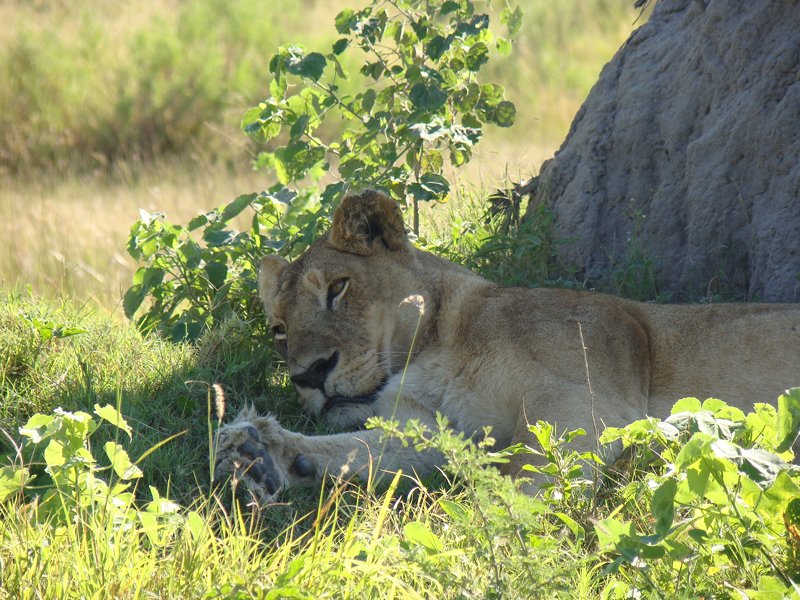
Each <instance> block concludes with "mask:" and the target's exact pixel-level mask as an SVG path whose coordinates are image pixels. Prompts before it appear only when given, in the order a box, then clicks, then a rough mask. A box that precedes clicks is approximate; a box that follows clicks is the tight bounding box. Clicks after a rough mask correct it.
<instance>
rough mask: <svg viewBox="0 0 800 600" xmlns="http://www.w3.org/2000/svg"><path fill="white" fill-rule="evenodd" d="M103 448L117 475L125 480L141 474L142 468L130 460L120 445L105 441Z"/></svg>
mask: <svg viewBox="0 0 800 600" xmlns="http://www.w3.org/2000/svg"><path fill="white" fill-rule="evenodd" d="M103 449H104V450H105V451H106V456H108V460H110V461H111V467H112V468H113V469H114V473H116V474H117V477H119V478H120V479H122V480H123V481H127V480H128V479H136V478H138V477H141V476H142V470H141V469H140V468H139V467H137V466H136V465H134V464H133V463H132V462H131V459H130V457H129V456H128V453H127V452H126V451H125V449H124V448H123V447H122V446H120V445H119V444H117V443H115V442H106V443H105V445H104V446H103Z"/></svg>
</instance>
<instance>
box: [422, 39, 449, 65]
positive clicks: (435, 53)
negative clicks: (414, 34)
mask: <svg viewBox="0 0 800 600" xmlns="http://www.w3.org/2000/svg"><path fill="white" fill-rule="evenodd" d="M449 47H450V40H449V39H448V38H446V37H444V36H441V35H437V36H434V37H433V38H431V39H430V40H428V41H427V42H426V43H425V55H426V56H427V57H428V58H430V59H431V60H439V59H440V58H441V57H442V54H444V53H445V52H447V49H448V48H449Z"/></svg>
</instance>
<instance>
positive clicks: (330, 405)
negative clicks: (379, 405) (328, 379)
mask: <svg viewBox="0 0 800 600" xmlns="http://www.w3.org/2000/svg"><path fill="white" fill-rule="evenodd" d="M385 386H386V380H383V381H382V382H381V383H380V385H379V386H378V387H377V388H375V389H374V390H373V391H372V392H370V393H369V394H364V395H362V396H328V395H325V404H324V405H323V406H322V414H323V415H324V414H326V413H327V412H329V411H330V410H332V409H334V408H337V407H339V406H345V405H347V404H372V403H373V402H375V400H377V399H378V394H380V393H381V391H383V388H384V387H385Z"/></svg>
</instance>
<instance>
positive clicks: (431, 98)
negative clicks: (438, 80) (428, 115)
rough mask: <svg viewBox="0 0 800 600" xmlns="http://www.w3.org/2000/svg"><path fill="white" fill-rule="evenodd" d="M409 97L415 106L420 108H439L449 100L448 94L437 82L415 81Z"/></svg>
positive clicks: (431, 109)
mask: <svg viewBox="0 0 800 600" xmlns="http://www.w3.org/2000/svg"><path fill="white" fill-rule="evenodd" d="M408 97H409V99H410V100H411V103H412V104H413V105H414V107H415V108H418V109H420V110H429V111H434V110H438V109H439V108H441V107H442V106H444V103H445V102H447V94H445V93H444V92H443V91H442V89H441V88H440V87H439V86H438V85H436V84H435V83H415V84H414V85H413V86H412V87H411V91H410V92H409V94H408Z"/></svg>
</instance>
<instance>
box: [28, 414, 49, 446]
mask: <svg viewBox="0 0 800 600" xmlns="http://www.w3.org/2000/svg"><path fill="white" fill-rule="evenodd" d="M54 419H55V417H53V415H44V414H39V413H37V414H35V415H33V416H32V417H31V418H30V419H28V422H27V423H25V425H23V426H22V427H20V428H19V434H20V435H22V436H25V437H27V438H30V440H31V441H32V442H33V443H34V444H38V443H39V442H41V441H42V440H43V439H44V438H46V437H48V436H50V435H52V433H53V430H54V428H52V426H53V420H54Z"/></svg>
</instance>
